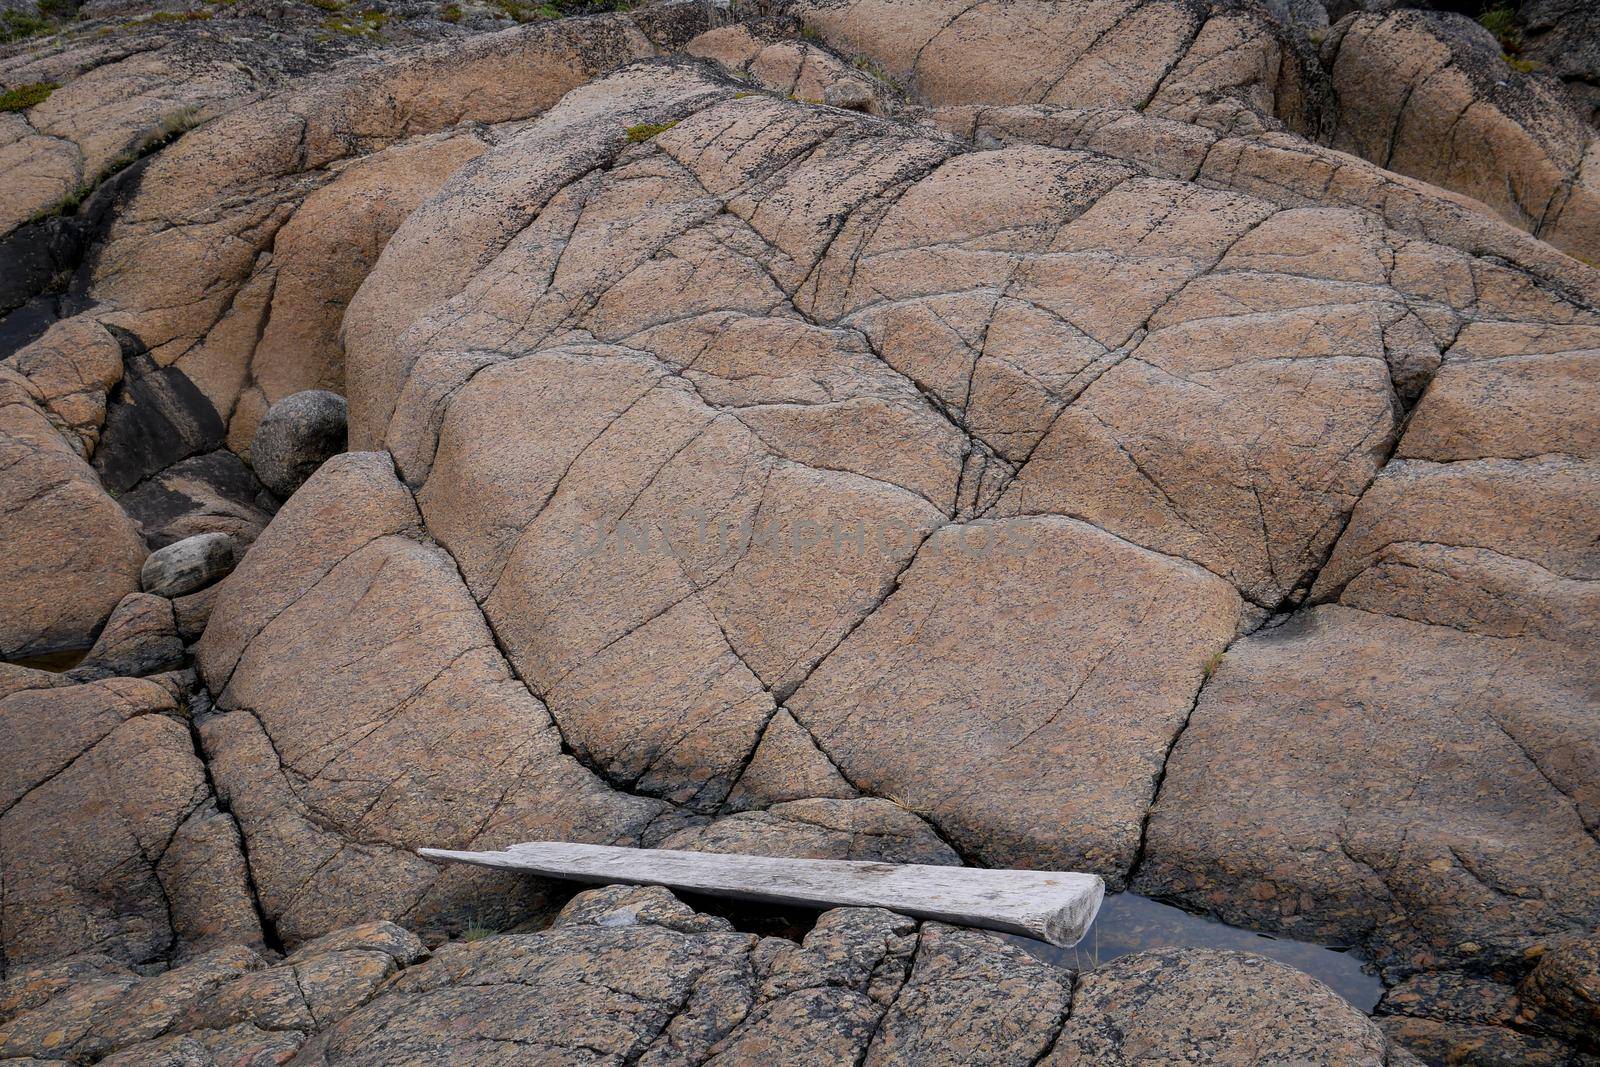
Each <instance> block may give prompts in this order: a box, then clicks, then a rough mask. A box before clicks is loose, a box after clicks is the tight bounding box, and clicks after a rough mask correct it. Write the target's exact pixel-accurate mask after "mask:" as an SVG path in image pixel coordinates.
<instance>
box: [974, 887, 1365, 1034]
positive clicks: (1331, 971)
mask: <svg viewBox="0 0 1600 1067" xmlns="http://www.w3.org/2000/svg"><path fill="white" fill-rule="evenodd" d="M1002 936H1004V937H1006V938H1007V939H1008V940H1010V941H1012V942H1014V943H1016V944H1017V945H1020V946H1021V947H1022V948H1024V949H1026V950H1027V951H1028V952H1029V953H1031V954H1032V955H1034V956H1036V957H1038V958H1039V959H1042V960H1044V961H1046V962H1047V963H1054V964H1056V965H1058V966H1061V967H1070V968H1072V969H1073V970H1084V971H1087V970H1092V969H1093V968H1095V967H1097V966H1102V965H1104V964H1106V963H1109V962H1110V961H1112V960H1114V959H1116V958H1117V957H1118V956H1126V955H1128V954H1129V953H1133V952H1146V951H1149V950H1151V949H1158V948H1225V949H1233V950H1235V951H1238V952H1254V953H1256V954H1257V955H1258V956H1266V957H1269V958H1270V959H1275V960H1277V961H1278V962H1280V963H1286V964H1288V965H1289V966H1290V967H1293V968H1295V969H1296V970H1300V971H1304V972H1305V973H1306V974H1309V975H1311V977H1313V978H1315V979H1317V980H1318V981H1320V982H1321V983H1322V984H1324V985H1326V986H1327V987H1328V988H1330V989H1332V990H1333V991H1334V992H1335V993H1338V994H1339V995H1340V996H1342V997H1344V999H1346V1000H1348V1001H1349V1002H1350V1003H1351V1004H1354V1005H1355V1006H1356V1007H1358V1008H1360V1009H1361V1010H1362V1011H1364V1012H1368V1013H1370V1012H1371V1011H1372V1009H1373V1007H1374V1006H1375V1005H1376V1004H1377V1003H1378V999H1379V998H1380V997H1382V996H1383V983H1382V982H1381V981H1379V979H1378V976H1377V975H1376V974H1374V973H1372V972H1371V970H1370V969H1369V967H1370V965H1369V964H1364V963H1363V962H1362V961H1361V959H1360V958H1359V957H1357V956H1356V955H1355V954H1354V953H1351V952H1341V951H1339V950H1338V949H1332V948H1328V947H1326V946H1324V945H1315V944H1312V943H1310V942H1308V941H1295V940H1292V939H1290V938H1283V937H1271V936H1268V935H1266V934H1258V933H1255V932H1253V931H1250V930H1241V929H1240V928H1238V927H1236V926H1229V925H1227V924H1226V923H1222V922H1218V921H1217V920H1216V919H1209V918H1207V917H1205V916H1204V915H1193V914H1190V913H1189V912H1187V911H1184V910H1183V909H1182V908H1175V907H1173V906H1172V905H1170V904H1162V903H1161V902H1160V901H1156V900H1151V899H1150V898H1149V897H1141V896H1139V895H1138V894H1136V893H1114V894H1112V895H1110V896H1108V897H1106V899H1105V903H1104V904H1102V905H1101V906H1100V914H1099V916H1097V917H1096V918H1095V921H1094V926H1092V927H1091V928H1090V929H1089V932H1088V933H1087V934H1085V935H1084V938H1083V940H1082V941H1081V942H1079V943H1078V945H1077V947H1075V948H1057V947H1056V946H1055V945H1050V944H1046V943H1045V942H1043V941H1035V940H1033V939H1032V938H1027V937H1021V936H1019V935H1016V934H1005V935H1002Z"/></svg>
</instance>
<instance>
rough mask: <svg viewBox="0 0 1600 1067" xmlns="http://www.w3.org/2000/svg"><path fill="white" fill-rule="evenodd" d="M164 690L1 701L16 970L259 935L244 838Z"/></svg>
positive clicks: (109, 689) (0, 861)
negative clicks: (222, 808)
mask: <svg viewBox="0 0 1600 1067" xmlns="http://www.w3.org/2000/svg"><path fill="white" fill-rule="evenodd" d="M180 720H181V714H180V712H179V709H178V707H177V706H176V705H175V703H174V700H173V697H172V695H171V693H170V692H169V691H168V690H167V689H165V688H163V687H162V686H160V685H158V684H156V683H154V682H150V681H143V680H138V679H127V678H111V679H106V680H104V681H99V682H91V683H88V684H85V685H77V686H66V687H54V688H47V689H25V690H20V691H17V692H14V693H12V694H11V695H9V696H7V697H5V698H4V699H3V700H0V747H3V748H4V749H5V751H6V752H7V754H8V755H7V759H6V762H5V774H4V782H3V800H0V804H3V806H0V871H3V872H4V873H3V875H0V877H3V879H4V883H3V884H4V889H5V893H4V896H3V899H0V945H3V948H4V955H5V960H6V965H7V967H8V968H14V967H19V966H24V965H27V964H29V963H31V962H34V961H46V960H52V959H56V958H59V957H63V956H68V955H72V954H74V953H79V952H94V953H101V954H104V955H107V956H110V957H112V958H114V959H117V960H119V961H122V962H126V963H134V964H149V963H156V962H161V961H167V960H172V959H174V958H177V957H181V956H183V955H186V954H188V953H191V952H194V951H198V950H201V949H204V948H206V947H208V946H209V945H213V944H219V943H227V942H230V941H244V942H251V941H254V942H257V943H259V940H260V937H261V934H260V928H259V926H258V924H257V922H256V917H255V913H254V911H253V909H252V905H251V901H250V895H249V890H248V888H247V885H246V876H245V869H244V861H243V857H242V856H241V855H240V852H239V838H238V833H237V830H236V829H235V827H234V825H233V822H232V820H230V819H229V818H228V817H227V816H226V815H224V814H221V813H220V812H218V810H217V808H216V805H215V802H214V799H213V797H212V795H211V790H210V787H209V785H208V783H207V780H206V774H205V769H204V767H203V766H202V765H201V763H200V761H199V759H197V758H196V756H195V750H194V744H193V741H192V740H191V738H190V735H189V730H188V727H187V725H186V724H185V723H183V722H182V721H180Z"/></svg>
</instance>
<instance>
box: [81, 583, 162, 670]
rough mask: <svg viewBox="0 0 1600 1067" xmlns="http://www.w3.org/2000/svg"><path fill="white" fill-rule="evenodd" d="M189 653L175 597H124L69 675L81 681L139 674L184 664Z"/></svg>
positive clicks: (143, 594)
mask: <svg viewBox="0 0 1600 1067" xmlns="http://www.w3.org/2000/svg"><path fill="white" fill-rule="evenodd" d="M187 658H188V653H187V652H185V651H184V647H183V641H182V640H181V639H180V638H179V636H178V624H177V620H176V619H175V618H174V616H173V611H172V601H170V600H168V599H167V598H166V597H164V596H152V595H150V594H149V593H129V594H128V595H127V596H125V597H123V598H122V602H121V603H119V604H118V605H117V608H116V610H115V611H113V612H112V613H111V618H109V619H107V620H106V625H105V629H103V630H101V631H100V636H99V637H98V638H96V639H95V643H94V647H92V648H90V649H89V653H88V655H86V656H84V658H83V662H82V663H80V664H78V666H76V667H74V668H73V669H72V670H71V671H70V672H68V673H69V675H70V676H71V677H72V678H73V679H74V680H77V681H86V682H87V681H94V680H96V679H99V678H113V677H119V676H120V677H125V678H136V677H140V676H142V675H147V674H156V673H158V672H160V671H167V670H173V669H175V668H178V667H182V666H183V665H184V662H185V660H187Z"/></svg>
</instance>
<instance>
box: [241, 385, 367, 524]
mask: <svg viewBox="0 0 1600 1067" xmlns="http://www.w3.org/2000/svg"><path fill="white" fill-rule="evenodd" d="M349 410H350V409H349V406H348V405H347V404H346V403H345V400H344V397H342V396H340V395H339V394H338V393H330V392H328V391H327V390H326V389H307V390H306V391H305V392H302V393H295V394H294V395H293V396H286V397H284V398H283V399H282V400H280V401H278V402H277V403H276V404H274V405H272V407H271V408H269V409H268V410H267V414H266V417H265V418H264V419H262V420H261V426H260V428H259V429H257V430H256V436H255V440H254V441H253V442H252V443H251V445H250V462H251V465H252V466H254V467H255V471H256V477H257V478H260V479H261V483H262V484H263V485H265V486H266V487H267V488H268V489H271V490H272V491H273V492H274V493H277V494H278V495H279V496H282V497H287V496H289V495H290V494H291V493H293V492H294V491H295V490H296V489H298V488H300V486H301V485H302V484H304V482H305V480H306V479H307V478H309V477H311V475H312V473H313V472H315V471H316V469H317V468H318V467H320V466H322V464H323V463H324V462H326V461H327V460H328V459H329V458H330V457H332V456H336V455H338V454H339V453H340V452H343V451H344V448H345V424H346V422H347V421H348V419H349Z"/></svg>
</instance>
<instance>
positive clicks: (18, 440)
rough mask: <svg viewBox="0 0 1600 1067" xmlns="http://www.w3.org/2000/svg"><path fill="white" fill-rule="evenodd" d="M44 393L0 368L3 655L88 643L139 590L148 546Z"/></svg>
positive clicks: (0, 630) (0, 624) (17, 655)
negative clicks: (56, 420)
mask: <svg viewBox="0 0 1600 1067" xmlns="http://www.w3.org/2000/svg"><path fill="white" fill-rule="evenodd" d="M43 402H44V397H43V396H42V395H40V394H39V393H38V392H37V391H36V390H35V389H34V387H33V386H32V385H31V383H30V379H28V378H25V377H23V376H22V375H21V374H19V373H17V372H16V371H14V370H13V369H11V368H10V367H9V366H0V604H3V605H4V610H3V611H0V657H3V658H5V659H18V658H22V657H26V656H33V655H39V654H42V653H48V652H53V651H56V650H59V649H70V648H84V647H87V646H88V645H89V644H90V643H91V641H92V640H93V637H94V633H95V631H96V630H97V629H98V628H99V627H100V625H101V624H102V623H103V622H105V620H106V618H107V616H109V615H110V614H111V611H112V609H113V608H115V607H116V606H117V603H118V601H120V600H121V599H122V598H123V597H124V596H125V595H126V594H128V593H133V592H137V591H138V588H139V567H140V565H141V564H143V562H144V558H145V555H146V551H147V550H146V548H145V544H144V540H143V538H141V537H140V536H139V531H138V528H137V527H136V526H135V525H134V524H133V521H132V520H131V519H129V518H128V517H127V515H126V514H124V512H123V511H122V509H121V508H119V507H118V506H117V503H116V501H114V500H112V499H111V497H109V496H108V495H106V491H105V489H104V488H103V487H102V486H101V484H100V480H99V479H98V478H97V477H95V472H94V470H93V469H92V468H91V467H90V466H89V465H88V464H87V463H85V462H84V461H83V459H82V457H81V456H80V455H79V454H78V453H77V452H76V451H74V449H73V448H72V447H71V445H69V444H68V442H67V441H66V440H64V439H63V438H62V436H61V434H60V433H58V432H57V430H56V427H55V425H54V424H52V422H51V420H50V418H49V416H48V415H47V414H46V413H45V409H44V407H42V406H41V405H42V403H43Z"/></svg>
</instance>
